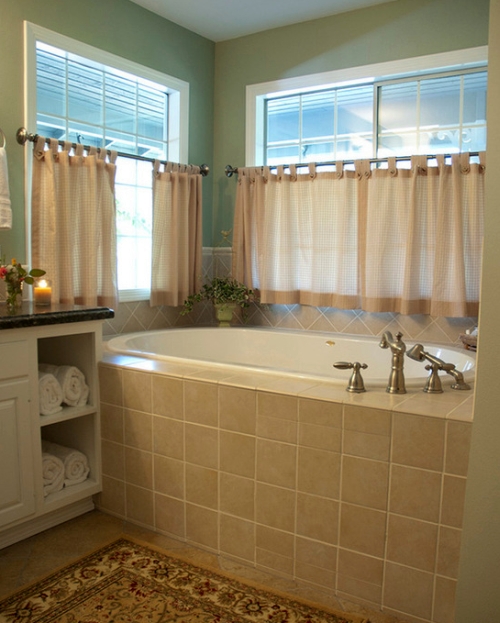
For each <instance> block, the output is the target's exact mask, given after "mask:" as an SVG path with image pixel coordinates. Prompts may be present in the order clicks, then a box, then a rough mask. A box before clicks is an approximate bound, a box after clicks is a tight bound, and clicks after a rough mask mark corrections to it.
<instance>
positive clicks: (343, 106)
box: [337, 85, 373, 140]
mask: <svg viewBox="0 0 500 623" xmlns="http://www.w3.org/2000/svg"><path fill="white" fill-rule="evenodd" d="M337 101H338V104H337V105H338V112H337V115H338V117H337V134H339V135H345V134H356V135H363V134H364V135H365V136H367V137H369V138H370V140H371V138H372V134H373V87H372V86H371V85H370V86H365V87H355V88H346V89H339V90H338V91H337Z"/></svg>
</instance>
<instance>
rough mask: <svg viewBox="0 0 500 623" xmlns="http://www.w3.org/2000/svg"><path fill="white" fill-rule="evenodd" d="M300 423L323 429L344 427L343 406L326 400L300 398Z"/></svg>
mask: <svg viewBox="0 0 500 623" xmlns="http://www.w3.org/2000/svg"><path fill="white" fill-rule="evenodd" d="M299 421H300V423H301V424H316V425H318V426H321V427H325V428H326V427H333V428H341V427H342V405H341V404H340V403H334V402H327V401H325V400H312V399H310V398H299Z"/></svg>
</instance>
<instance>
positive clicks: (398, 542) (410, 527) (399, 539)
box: [387, 515, 438, 572]
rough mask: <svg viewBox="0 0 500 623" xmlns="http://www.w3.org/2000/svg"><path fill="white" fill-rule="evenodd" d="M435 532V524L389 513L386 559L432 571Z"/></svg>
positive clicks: (435, 542)
mask: <svg viewBox="0 0 500 623" xmlns="http://www.w3.org/2000/svg"><path fill="white" fill-rule="evenodd" d="M437 534H438V526H437V525H436V524H432V523H428V522H425V521H418V520H416V519H410V518H409V517H400V516H399V515H389V525H388V530H387V560H390V561H392V562H397V563H400V564H402V565H407V566H408V567H415V568H416V569H422V570H423V571H429V572H432V571H434V567H435V564H436V550H437Z"/></svg>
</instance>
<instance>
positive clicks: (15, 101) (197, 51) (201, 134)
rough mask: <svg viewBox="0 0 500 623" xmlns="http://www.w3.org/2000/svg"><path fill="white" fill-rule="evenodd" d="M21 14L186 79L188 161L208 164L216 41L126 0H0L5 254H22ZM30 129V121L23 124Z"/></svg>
mask: <svg viewBox="0 0 500 623" xmlns="http://www.w3.org/2000/svg"><path fill="white" fill-rule="evenodd" d="M23 20H26V21H29V22H33V23H35V24H38V25H39V26H43V27H45V28H49V29H50V30H54V31H56V32H59V33H61V34H63V35H66V36H68V37H72V38H74V39H78V40H80V41H83V42H84V43H87V44H90V45H93V46H95V47H99V48H102V49H104V50H106V51H108V52H111V53H113V54H116V55H119V56H121V57H123V58H126V59H130V60H132V61H134V62H137V63H141V64H143V65H146V66H148V67H151V68H153V69H155V70H158V71H161V72H165V73H167V74H169V75H172V76H175V77H177V78H180V79H182V80H185V81H187V82H189V84H190V110H189V162H192V163H194V164H201V163H202V162H206V163H207V164H208V165H209V166H210V167H211V168H212V156H213V117H214V114H213V102H214V97H213V89H214V54H215V44H214V43H213V42H212V41H209V40H208V39H205V38H203V37H200V36H198V35H196V34H194V33H192V32H190V31H188V30H186V29H184V28H181V27H180V26H177V25H176V24H173V23H172V22H169V21H168V20H165V19H162V18H160V17H158V16H157V15H155V14H154V13H151V12H150V11H147V10H145V9H143V8H142V7H140V6H138V5H136V4H134V3H132V2H129V0H0V127H1V128H2V129H3V131H4V133H5V134H6V136H7V157H8V161H9V181H10V191H11V199H12V204H13V211H14V214H13V228H12V230H11V231H9V232H0V245H2V251H3V253H5V254H6V256H7V257H10V256H15V257H17V258H18V259H21V260H24V259H25V257H26V256H25V218H24V210H25V208H24V169H23V167H24V156H23V152H24V150H26V149H31V145H27V146H26V147H25V148H24V149H23V148H22V147H20V146H19V145H18V144H17V143H16V142H15V133H16V130H17V129H18V128H19V127H20V126H22V125H24V109H23ZM28 130H29V131H34V128H28ZM212 186H213V176H211V175H210V176H208V177H207V178H205V179H204V181H203V190H204V205H205V218H204V239H205V240H204V241H205V244H210V242H211V240H210V237H211V231H212V224H211V214H212V211H211V202H212Z"/></svg>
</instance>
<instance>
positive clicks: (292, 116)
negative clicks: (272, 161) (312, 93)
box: [267, 97, 300, 144]
mask: <svg viewBox="0 0 500 623" xmlns="http://www.w3.org/2000/svg"><path fill="white" fill-rule="evenodd" d="M299 121H300V97H285V98H281V99H276V100H269V101H268V105H267V142H268V144H271V143H276V142H280V141H289V140H296V139H297V138H298V136H299Z"/></svg>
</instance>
